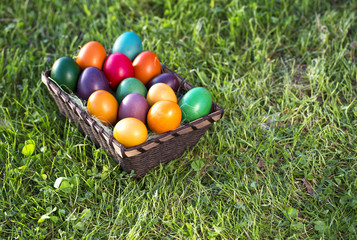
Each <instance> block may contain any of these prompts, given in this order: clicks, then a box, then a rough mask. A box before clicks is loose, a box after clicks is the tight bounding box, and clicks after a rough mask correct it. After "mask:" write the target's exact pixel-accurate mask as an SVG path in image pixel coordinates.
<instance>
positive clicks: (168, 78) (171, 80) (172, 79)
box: [146, 73, 180, 92]
mask: <svg viewBox="0 0 357 240" xmlns="http://www.w3.org/2000/svg"><path fill="white" fill-rule="evenodd" d="M156 83H166V84H167V85H169V86H170V87H171V88H172V90H174V92H176V91H177V89H178V88H179V86H180V83H179V81H178V80H177V78H176V76H175V75H174V74H172V73H162V74H160V75H157V76H156V77H154V78H153V79H152V80H151V81H150V82H148V83H147V84H146V88H147V89H149V88H150V87H151V86H152V85H154V84H156Z"/></svg>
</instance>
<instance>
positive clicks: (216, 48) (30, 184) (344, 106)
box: [0, 0, 357, 239]
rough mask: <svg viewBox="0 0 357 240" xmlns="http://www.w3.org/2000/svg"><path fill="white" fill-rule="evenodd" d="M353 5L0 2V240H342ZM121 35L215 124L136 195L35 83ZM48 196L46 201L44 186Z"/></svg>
mask: <svg viewBox="0 0 357 240" xmlns="http://www.w3.org/2000/svg"><path fill="white" fill-rule="evenodd" d="M356 10H357V3H356V1H332V0H330V1H309V0H302V1H287V0H280V1H279V0H264V1H262V0H260V1H252V0H251V1H248V0H245V1H237V0H235V1H218V0H216V1H215V0H211V1H203V0H199V1H193V0H183V1H169V0H167V1H158V0H152V1H146V0H145V1H59V0H56V1H18V0H16V1H15V0H14V1H5V2H4V1H2V2H1V5H0V26H1V32H0V36H1V37H0V47H1V49H0V51H1V53H0V54H1V57H0V76H1V84H0V238H1V239H33V238H38V239H60V238H61V239H80V238H88V239H238V238H241V239H274V238H275V239H356V238H357V232H356V228H357V217H356V215H357V178H356V177H357V174H356V172H357V166H356V156H357V154H356V153H357V152H356V150H357V144H356V135H357V130H356V124H357V121H356V120H357V118H356V116H357V105H356V99H355V96H356V84H357V83H356V81H357V67H356V51H357V24H356ZM125 31H134V32H136V33H137V34H138V35H139V36H140V37H141V38H142V40H143V46H144V49H145V50H150V51H153V52H155V53H156V54H157V55H158V56H159V58H160V60H161V61H162V62H163V63H164V64H166V65H167V66H168V67H169V68H171V69H173V70H175V71H177V72H178V73H179V74H180V75H181V76H184V77H185V78H187V80H188V81H189V82H190V83H192V84H194V85H195V86H203V87H206V88H208V89H209V90H210V92H211V93H212V96H213V99H214V101H216V102H217V103H218V104H219V105H220V106H222V107H223V108H224V109H225V116H224V118H223V119H222V120H220V121H219V122H218V123H216V124H214V126H213V127H212V128H211V129H210V130H209V131H208V133H207V134H206V135H205V136H204V137H203V138H202V139H201V140H200V141H199V143H198V144H197V145H196V147H195V148H193V149H192V150H191V151H188V152H186V153H185V154H184V155H183V156H182V157H181V158H179V159H176V160H174V161H172V162H170V163H169V164H167V165H162V166H159V167H157V168H156V169H155V170H153V171H151V172H150V173H149V174H148V175H146V176H145V177H144V178H143V179H141V180H136V179H135V178H134V177H133V175H132V174H127V173H125V172H123V171H122V170H121V169H120V167H119V166H118V165H116V164H115V162H114V161H113V160H112V159H111V158H109V157H108V156H107V154H106V152H105V151H104V150H101V149H97V148H95V146H94V145H93V144H92V143H91V142H90V141H89V139H88V138H86V137H85V136H84V135H82V134H81V133H80V132H79V131H78V130H77V129H76V128H75V127H74V126H73V125H72V124H70V123H69V122H68V120H66V119H65V118H63V117H61V116H60V114H59V111H58V109H57V107H56V104H55V102H54V101H53V99H52V98H51V96H50V94H49V93H48V91H47V89H46V87H45V86H44V85H43V84H42V83H41V82H40V76H41V73H42V72H43V71H44V70H46V69H50V68H51V66H52V64H53V63H54V61H55V60H56V59H57V58H59V57H62V56H73V57H74V56H75V55H76V53H77V52H78V49H79V47H80V46H83V45H84V44H85V43H86V42H88V41H91V40H96V41H99V42H101V43H102V44H103V45H104V46H105V48H107V49H109V48H111V47H112V44H113V43H114V41H115V39H116V38H117V37H118V36H119V35H120V34H121V33H123V32H125ZM60 179H62V182H61V185H60V188H59V189H56V188H55V185H56V180H57V183H59V181H60Z"/></svg>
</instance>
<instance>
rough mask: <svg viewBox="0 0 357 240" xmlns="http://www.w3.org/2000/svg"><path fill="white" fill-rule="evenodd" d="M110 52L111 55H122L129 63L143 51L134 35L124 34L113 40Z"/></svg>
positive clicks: (138, 39)
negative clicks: (117, 53) (111, 52)
mask: <svg viewBox="0 0 357 240" xmlns="http://www.w3.org/2000/svg"><path fill="white" fill-rule="evenodd" d="M112 51H113V53H116V52H119V53H123V54H125V55H126V56H127V57H128V58H129V59H130V61H133V60H134V58H135V57H136V56H137V55H138V54H139V53H141V52H142V51H143V44H142V42H141V39H140V37H139V36H138V35H137V34H136V33H133V32H125V33H123V34H122V35H120V36H119V37H118V38H117V40H115V43H114V45H113V49H112Z"/></svg>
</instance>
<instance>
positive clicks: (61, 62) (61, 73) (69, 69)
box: [51, 57, 81, 92]
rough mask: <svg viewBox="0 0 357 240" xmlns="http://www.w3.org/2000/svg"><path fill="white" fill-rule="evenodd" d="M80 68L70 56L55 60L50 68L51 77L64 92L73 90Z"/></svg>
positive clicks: (74, 89)
mask: <svg viewBox="0 0 357 240" xmlns="http://www.w3.org/2000/svg"><path fill="white" fill-rule="evenodd" d="M80 73H81V69H80V68H79V66H78V64H77V63H76V61H74V60H73V58H70V57H61V58H59V59H57V60H56V62H55V63H54V64H53V66H52V69H51V78H52V79H53V80H55V81H56V83H57V84H58V85H59V86H61V88H62V89H63V90H65V91H66V92H75V91H76V87H77V81H78V78H79V75H80Z"/></svg>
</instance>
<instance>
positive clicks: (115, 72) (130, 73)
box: [103, 53, 135, 91]
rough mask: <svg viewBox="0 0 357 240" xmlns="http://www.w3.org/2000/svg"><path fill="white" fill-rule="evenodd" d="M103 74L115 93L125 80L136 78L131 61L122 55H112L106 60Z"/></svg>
mask: <svg viewBox="0 0 357 240" xmlns="http://www.w3.org/2000/svg"><path fill="white" fill-rule="evenodd" d="M103 72H104V73H105V75H106V76H107V78H108V81H109V85H110V87H111V88H112V89H113V90H114V91H115V90H116V88H117V87H118V85H119V83H120V82H121V81H122V80H124V79H125V78H129V77H134V76H135V73H134V68H133V64H132V63H131V61H130V59H129V58H128V57H127V56H125V55H124V54H122V53H112V54H111V55H109V57H108V58H107V59H106V60H105V62H104V65H103Z"/></svg>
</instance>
